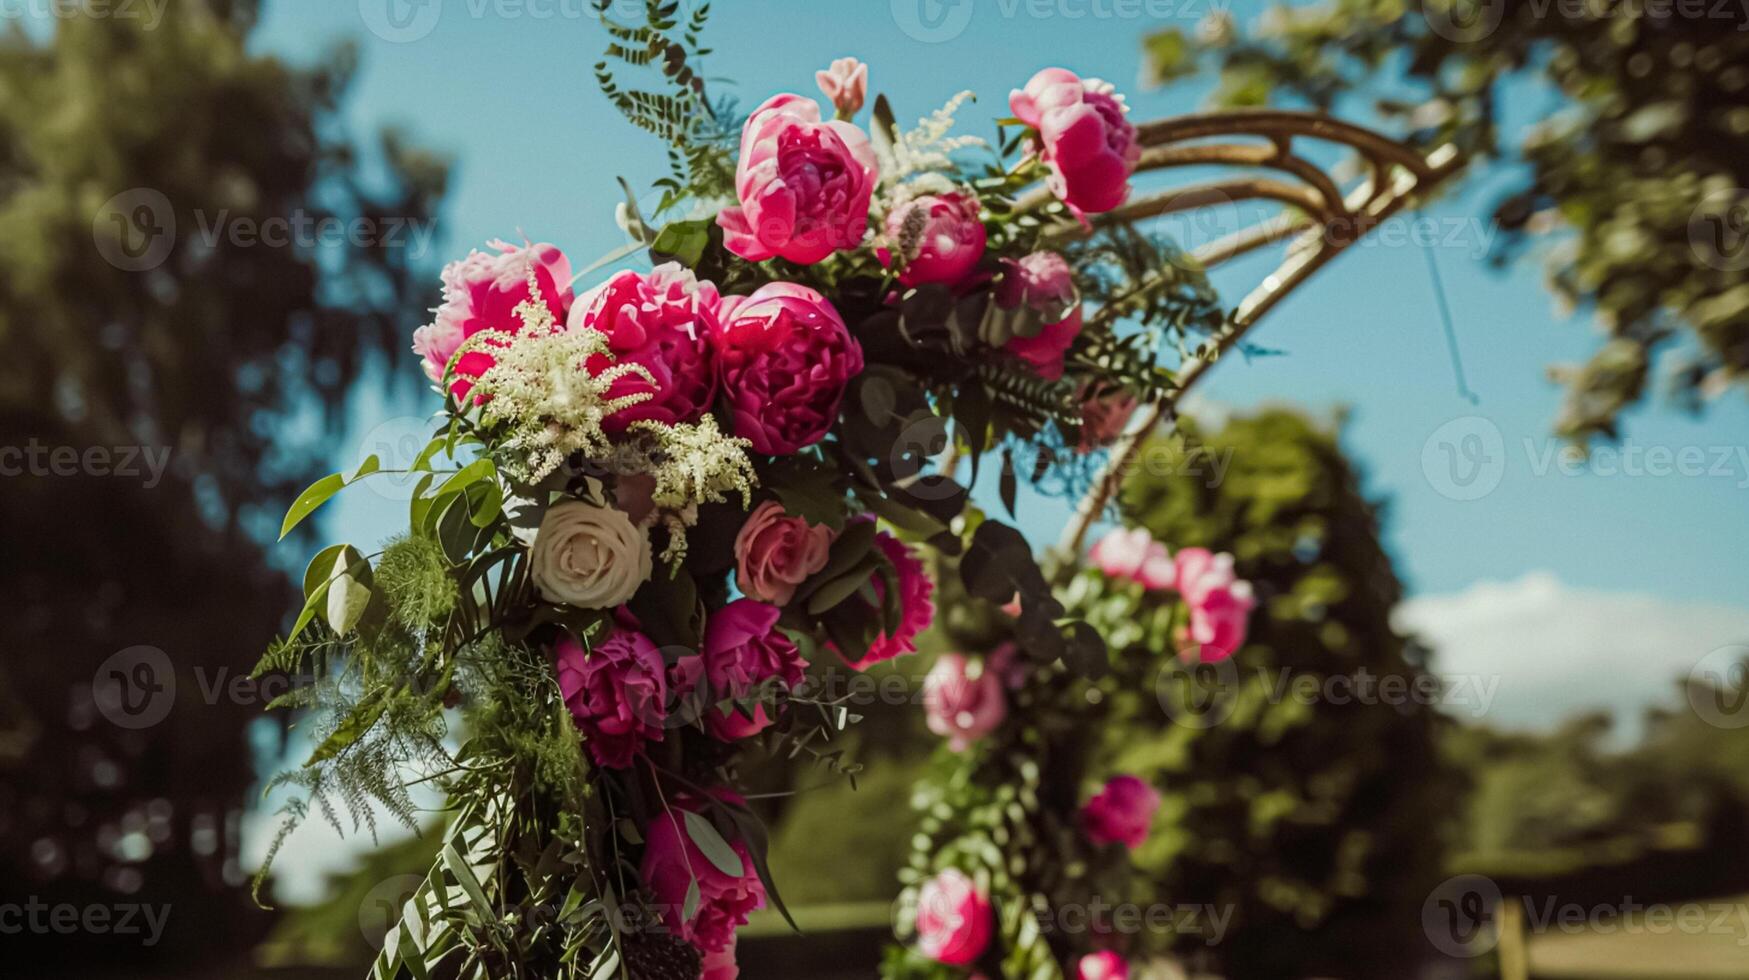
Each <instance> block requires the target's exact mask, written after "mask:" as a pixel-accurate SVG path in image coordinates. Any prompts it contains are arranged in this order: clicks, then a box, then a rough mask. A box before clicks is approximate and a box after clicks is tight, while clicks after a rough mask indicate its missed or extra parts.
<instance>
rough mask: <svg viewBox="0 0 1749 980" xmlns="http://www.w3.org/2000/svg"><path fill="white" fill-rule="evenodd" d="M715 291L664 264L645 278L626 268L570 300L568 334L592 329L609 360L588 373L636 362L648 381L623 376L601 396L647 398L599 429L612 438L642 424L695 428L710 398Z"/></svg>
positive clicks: (597, 359)
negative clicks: (602, 338)
mask: <svg viewBox="0 0 1749 980" xmlns="http://www.w3.org/2000/svg"><path fill="white" fill-rule="evenodd" d="M717 304H718V300H717V295H716V287H715V286H713V285H711V284H710V283H708V282H705V283H701V282H699V281H698V280H697V279H696V278H695V277H694V276H693V274H692V270H690V269H687V268H685V267H683V266H681V265H679V264H678V263H674V262H666V263H663V264H662V265H659V266H657V267H656V268H654V269H652V270H650V271H649V272H647V273H643V272H636V271H633V270H630V269H627V270H625V271H623V272H618V273H615V274H614V276H613V278H611V279H609V280H607V281H606V282H604V283H602V284H601V285H600V286H597V287H596V288H595V289H593V290H591V291H590V292H588V293H585V294H584V295H583V296H580V297H578V298H577V302H576V303H575V304H574V305H573V306H572V307H571V313H570V316H569V319H568V321H567V329H570V330H594V331H597V332H598V333H601V334H602V335H604V336H606V337H607V344H608V347H609V348H610V349H611V350H612V355H611V356H607V355H602V354H597V355H595V356H594V357H591V358H590V359H589V363H588V365H587V367H588V370H589V373H591V374H599V373H601V371H603V370H604V369H606V368H607V367H608V366H609V365H610V364H615V363H619V364H638V365H641V366H642V367H643V368H644V369H645V370H646V371H649V372H650V376H651V377H652V378H654V379H655V384H653V385H652V384H651V383H650V382H649V381H646V380H644V378H642V377H641V376H639V375H636V374H628V375H626V376H624V377H622V378H620V379H619V380H618V381H615V382H614V383H613V386H612V387H611V388H609V389H608V391H607V397H608V398H610V399H611V398H620V397H623V396H626V395H638V394H646V393H647V394H649V395H650V398H648V399H647V400H645V401H642V402H639V403H638V404H636V405H633V406H631V407H630V408H624V409H621V410H619V411H618V412H615V413H613V414H612V415H610V416H608V417H607V419H606V420H605V421H604V422H603V423H602V427H603V428H604V429H606V430H607V431H608V432H610V433H619V432H622V431H624V430H625V428H626V426H628V425H630V424H631V423H633V422H636V421H639V420H643V419H649V420H652V421H655V422H659V423H661V424H663V425H672V424H674V423H676V422H696V421H698V420H699V417H700V416H702V415H704V413H705V412H707V411H709V410H710V407H711V402H712V400H714V399H715V398H716V393H717V379H716V372H715V370H714V366H713V365H712V363H711V360H712V358H711V346H710V335H711V334H712V333H714V332H715V331H716V329H717V317H716V308H717Z"/></svg>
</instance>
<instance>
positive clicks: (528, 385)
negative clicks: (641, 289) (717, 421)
mask: <svg viewBox="0 0 1749 980" xmlns="http://www.w3.org/2000/svg"><path fill="white" fill-rule="evenodd" d="M528 287H529V298H528V299H527V300H525V301H524V302H522V303H521V304H519V305H518V306H517V307H516V310H515V314H516V316H517V318H518V319H520V320H521V321H522V324H523V329H522V331H521V332H520V333H514V334H512V333H506V332H504V331H502V330H482V331H480V332H479V333H477V334H475V335H473V336H472V337H469V338H468V339H467V341H466V342H464V343H463V344H462V346H461V348H460V349H459V350H457V351H456V356H455V358H452V359H451V361H450V363H451V364H454V363H456V360H458V359H459V358H460V357H461V355H462V354H464V353H467V352H468V351H474V350H478V351H481V352H482V353H487V354H490V355H491V356H492V358H493V361H494V363H493V364H492V366H491V367H489V368H487V369H486V370H485V371H484V372H482V373H481V374H480V377H479V379H478V380H477V381H475V382H474V387H473V391H472V392H470V396H473V395H475V394H477V395H479V396H484V404H482V405H481V406H480V422H481V424H482V425H484V426H485V427H487V428H489V429H497V430H499V431H501V432H502V433H503V437H502V439H501V440H500V441H499V447H500V448H501V449H504V450H507V451H508V453H509V455H510V458H509V459H507V460H506V461H505V464H504V468H505V471H506V472H508V473H509V474H510V475H511V476H513V477H515V478H517V479H520V480H525V481H528V482H530V483H533V482H537V481H539V480H541V479H542V478H544V477H545V476H547V474H549V473H552V472H553V471H554V470H556V469H558V468H559V467H560V466H562V465H563V464H564V462H565V460H566V459H567V458H568V457H570V456H571V455H572V454H573V453H581V454H583V455H584V456H586V457H601V456H605V455H607V454H608V453H609V452H611V451H612V449H613V447H612V445H611V444H610V443H609V442H608V439H607V433H605V432H603V431H602V428H601V423H602V421H603V420H604V419H606V418H607V417H608V416H609V415H612V414H613V413H615V412H618V411H622V410H624V409H627V408H630V407H631V406H633V405H636V404H638V403H639V402H642V401H647V400H648V399H650V398H651V397H653V395H652V393H651V392H648V391H644V392H638V393H636V394H632V395H622V396H620V397H618V398H609V397H608V395H607V393H608V390H609V389H610V388H612V387H613V383H614V382H616V381H618V380H619V379H621V378H624V377H626V376H628V375H637V376H639V377H641V378H643V379H644V380H646V381H648V382H649V383H650V384H651V385H652V386H653V385H655V384H656V379H655V378H654V377H652V376H651V375H650V372H649V370H648V369H646V368H645V367H644V366H643V365H641V364H614V365H611V366H609V367H607V368H605V369H604V370H602V371H601V372H600V373H598V374H590V373H589V371H588V369H587V367H586V365H587V363H588V361H589V358H591V357H593V356H596V355H604V356H607V357H612V356H613V355H612V351H611V350H610V348H609V347H608V343H607V337H606V335H604V334H602V333H600V332H599V331H595V330H576V331H570V332H566V331H563V330H560V329H559V326H558V324H557V323H556V322H555V320H554V318H553V313H552V311H551V310H550V309H548V308H547V304H546V303H545V302H544V301H543V300H542V299H541V294H540V287H539V286H538V285H537V284H536V283H535V279H534V274H533V272H532V271H531V272H530V274H529V279H528Z"/></svg>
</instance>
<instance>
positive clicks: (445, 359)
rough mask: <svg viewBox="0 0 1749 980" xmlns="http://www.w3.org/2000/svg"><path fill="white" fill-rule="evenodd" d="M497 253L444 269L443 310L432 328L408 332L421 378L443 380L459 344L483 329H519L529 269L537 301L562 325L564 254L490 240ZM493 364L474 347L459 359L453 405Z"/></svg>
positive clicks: (566, 282)
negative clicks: (421, 370)
mask: <svg viewBox="0 0 1749 980" xmlns="http://www.w3.org/2000/svg"><path fill="white" fill-rule="evenodd" d="M489 247H490V248H493V249H496V250H497V251H498V254H496V255H493V254H490V253H488V252H480V251H470V252H468V257H467V258H465V259H462V260H461V261H459V262H451V263H450V264H449V265H446V266H444V268H443V305H442V306H439V307H438V308H437V311H436V314H437V315H436V317H435V318H434V319H433V320H432V322H431V323H429V324H427V325H426V326H423V327H420V328H419V329H418V330H415V331H413V352H414V353H416V354H418V355H419V356H420V357H423V358H424V359H425V375H426V377H429V378H430V379H431V380H433V381H438V382H441V381H442V380H443V374H444V370H445V369H446V368H447V367H448V365H449V362H450V359H451V358H453V357H455V352H456V351H457V350H459V349H460V348H461V346H462V343H463V342H464V341H466V340H467V339H468V338H469V337H472V336H473V335H474V334H477V333H479V332H480V331H482V330H494V331H498V332H500V333H509V334H514V333H518V332H520V331H521V330H522V327H523V323H522V318H521V317H518V316H517V315H516V307H517V306H519V305H521V304H522V303H523V302H525V301H527V300H528V298H529V288H528V273H529V270H530V269H531V268H532V269H533V270H534V274H535V283H536V285H538V286H539V287H540V295H541V299H542V300H543V301H544V302H545V303H546V305H547V309H549V310H551V311H552V313H553V320H554V322H556V323H564V322H565V315H566V313H567V312H568V311H569V310H570V308H571V263H570V262H569V261H567V260H566V259H565V253H563V252H561V251H559V250H558V249H557V248H556V247H554V246H552V245H547V244H544V243H543V244H540V245H524V246H522V247H520V248H519V247H517V246H515V245H512V244H510V243H508V242H503V241H493V242H491V243H490V244H489ZM493 363H495V359H494V358H493V357H492V355H491V354H488V353H486V352H485V351H483V350H479V349H477V348H475V349H472V350H469V351H468V352H467V353H466V354H463V355H462V356H461V358H460V359H459V360H457V362H456V365H455V375H454V376H455V380H454V381H452V382H451V384H450V391H451V392H452V393H453V394H454V395H455V397H456V400H457V401H462V400H464V399H466V398H467V395H468V392H469V391H470V390H471V389H472V388H473V387H474V379H475V378H478V377H479V376H480V375H481V374H483V373H485V371H486V369H487V368H489V367H491V366H492V365H493Z"/></svg>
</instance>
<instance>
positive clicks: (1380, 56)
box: [1146, 0, 1749, 440]
mask: <svg viewBox="0 0 1749 980" xmlns="http://www.w3.org/2000/svg"><path fill="white" fill-rule="evenodd" d="M1746 18H1749V14H1746V13H1745V10H1744V8H1743V7H1742V6H1741V5H1740V4H1717V3H1665V4H1649V3H1625V2H1616V0H1598V2H1586V0H1550V2H1536V0H1406V2H1405V0H1325V2H1322V3H1317V4H1314V5H1311V6H1303V7H1286V6H1283V7H1276V8H1273V9H1271V10H1270V11H1269V12H1268V13H1267V14H1266V15H1265V16H1264V17H1263V18H1262V19H1261V20H1260V21H1259V22H1258V24H1257V25H1256V27H1255V29H1254V30H1252V31H1250V32H1249V33H1246V34H1243V35H1241V34H1240V33H1238V32H1237V31H1236V30H1235V28H1234V26H1233V24H1232V21H1231V18H1230V17H1228V16H1227V15H1225V14H1221V15H1217V16H1216V17H1213V18H1211V19H1209V20H1208V21H1205V23H1204V25H1203V26H1202V28H1201V29H1200V30H1199V31H1198V32H1197V34H1196V36H1195V37H1194V38H1191V37H1187V36H1186V35H1185V34H1184V33H1182V32H1180V31H1178V30H1176V29H1173V30H1167V31H1163V32H1160V33H1157V34H1154V35H1153V36H1151V37H1149V38H1148V39H1147V41H1146V50H1147V52H1148V55H1149V60H1150V63H1151V73H1152V75H1153V77H1154V78H1155V79H1156V80H1158V81H1165V80H1169V79H1173V78H1177V77H1180V76H1184V75H1189V74H1192V73H1195V72H1198V71H1200V70H1203V69H1204V68H1206V67H1211V66H1212V67H1214V68H1216V69H1218V71H1219V73H1220V80H1221V82H1220V86H1219V88H1218V90H1217V92H1216V94H1215V99H1216V101H1217V102H1219V103H1222V104H1225V105H1237V106H1250V105H1263V104H1266V103H1270V102H1274V101H1278V100H1285V101H1287V102H1291V103H1297V104H1305V105H1310V106H1312V107H1315V108H1317V109H1321V110H1329V109H1332V108H1334V107H1337V106H1338V105H1345V106H1349V107H1351V109H1350V111H1352V107H1353V106H1354V105H1356V104H1357V103H1358V102H1359V101H1360V100H1362V99H1371V100H1372V101H1371V105H1372V107H1373V108H1374V109H1376V111H1377V112H1379V113H1380V114H1381V115H1382V116H1384V117H1385V119H1386V121H1387V123H1391V124H1395V128H1397V129H1399V130H1400V131H1401V134H1402V135H1404V136H1406V137H1407V138H1408V139H1410V140H1411V141H1412V142H1414V143H1416V144H1418V145H1421V146H1423V147H1429V148H1431V147H1433V146H1436V145H1439V144H1442V143H1446V142H1451V143H1454V144H1456V145H1457V146H1458V147H1459V148H1460V149H1462V150H1463V151H1464V152H1465V153H1466V154H1469V155H1470V156H1471V157H1472V158H1473V159H1475V160H1476V161H1477V162H1478V163H1481V164H1484V165H1486V164H1497V165H1498V166H1493V167H1491V168H1490V169H1489V171H1488V173H1489V176H1490V178H1499V179H1501V180H1503V181H1504V182H1505V186H1506V188H1507V189H1506V190H1505V191H1504V192H1503V193H1502V195H1501V197H1500V199H1499V200H1498V202H1497V207H1496V209H1495V212H1494V220H1495V222H1496V223H1497V225H1498V227H1499V229H1500V231H1501V232H1502V236H1501V238H1500V239H1499V245H1498V247H1497V249H1496V251H1495V254H1494V255H1493V256H1492V259H1493V261H1495V262H1496V263H1501V264H1504V263H1507V262H1511V261H1514V260H1516V259H1518V258H1520V257H1522V256H1523V255H1524V253H1525V252H1526V251H1527V249H1528V247H1529V246H1530V245H1531V243H1532V242H1533V241H1535V240H1536V239H1537V238H1539V237H1541V238H1546V239H1548V240H1549V241H1550V243H1551V247H1550V248H1549V249H1548V250H1547V271H1548V279H1549V286H1550V288H1551V289H1552V290H1553V291H1554V293H1555V294H1556V295H1557V296H1558V297H1559V298H1560V299H1561V300H1563V301H1564V302H1565V303H1568V304H1572V305H1575V306H1577V307H1579V308H1581V309H1587V310H1589V311H1591V313H1592V314H1593V316H1594V318H1595V320H1596V321H1597V324H1598V326H1599V327H1600V328H1601V329H1602V331H1603V333H1604V334H1605V336H1606V338H1607V339H1606V340H1605V342H1604V344H1603V346H1602V348H1601V349H1600V350H1599V351H1598V352H1597V353H1596V354H1595V355H1594V356H1593V357H1592V358H1591V360H1590V361H1589V362H1588V363H1586V364H1584V365H1582V366H1570V367H1569V366H1562V367H1557V368H1554V369H1552V372H1551V373H1552V374H1553V375H1554V376H1555V377H1556V378H1557V380H1559V381H1560V382H1562V383H1563V384H1565V386H1566V389H1567V399H1566V402H1565V405H1564V407H1563V409H1562V412H1561V414H1560V417H1559V419H1558V420H1557V423H1556V425H1557V428H1558V429H1559V431H1560V432H1561V433H1562V434H1563V435H1566V436H1568V437H1571V438H1574V439H1577V440H1588V439H1590V438H1591V437H1593V436H1598V435H1602V436H1606V437H1614V436H1616V435H1617V421H1618V417H1619V416H1620V414H1621V413H1622V411H1623V410H1624V409H1625V408H1627V407H1628V406H1630V405H1632V404H1634V403H1636V402H1638V401H1639V400H1641V399H1642V398H1643V397H1645V395H1646V394H1647V390H1648V386H1649V381H1650V378H1651V375H1652V373H1653V367H1654V362H1655V355H1656V354H1657V352H1658V351H1659V349H1660V348H1673V349H1672V350H1671V351H1670V354H1671V355H1672V358H1671V359H1672V360H1674V361H1676V362H1677V363H1676V370H1675V371H1674V372H1673V374H1674V377H1675V384H1674V390H1675V394H1676V395H1677V396H1678V398H1679V399H1680V400H1681V401H1682V402H1683V403H1685V404H1687V405H1690V406H1698V405H1700V404H1701V402H1703V401H1704V400H1705V399H1707V398H1710V397H1714V396H1717V395H1718V394H1720V393H1721V392H1723V391H1724V390H1726V389H1727V388H1729V387H1730V386H1731V385H1733V384H1740V383H1742V382H1743V381H1744V380H1745V379H1746V378H1749V190H1745V188H1749V32H1746V31H1744V30H1743V28H1744V27H1745V26H1746V24H1745V20H1746ZM1508 85H1515V86H1517V88H1516V89H1515V91H1516V92H1517V93H1519V96H1518V104H1519V105H1520V106H1522V104H1523V93H1525V92H1527V91H1529V92H1533V93H1534V92H1536V91H1538V89H1539V88H1540V89H1541V90H1542V91H1545V92H1546V93H1547V95H1548V104H1549V106H1550V112H1551V114H1550V115H1549V116H1548V118H1546V119H1543V120H1542V121H1541V122H1540V123H1539V124H1538V125H1537V126H1536V127H1535V128H1534V129H1532V130H1531V131H1530V132H1529V133H1528V134H1527V135H1526V136H1525V137H1524V138H1523V139H1522V140H1520V141H1518V142H1517V144H1516V145H1513V144H1512V143H1511V141H1510V140H1511V137H1508V138H1507V139H1505V140H1503V134H1502V132H1501V129H1500V124H1501V118H1502V113H1503V108H1504V106H1505V104H1506V103H1507V101H1508V100H1507V98H1506V95H1507V86H1508ZM1557 106H1558V109H1557V108H1556V107H1557Z"/></svg>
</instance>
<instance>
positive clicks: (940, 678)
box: [923, 653, 1008, 752]
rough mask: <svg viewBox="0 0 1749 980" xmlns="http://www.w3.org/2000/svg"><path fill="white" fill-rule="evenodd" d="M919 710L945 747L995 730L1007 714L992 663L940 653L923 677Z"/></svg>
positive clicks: (958, 745)
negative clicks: (945, 744) (921, 706)
mask: <svg viewBox="0 0 1749 980" xmlns="http://www.w3.org/2000/svg"><path fill="white" fill-rule="evenodd" d="M923 710H924V714H925V717H926V719H927V721H928V724H929V730H930V731H932V732H934V733H935V734H937V735H940V736H941V737H942V738H945V739H947V740H948V741H947V744H948V748H951V749H953V750H954V751H955V752H964V751H965V750H966V748H967V746H969V745H971V744H972V743H973V742H975V741H977V740H978V739H980V738H983V737H984V736H985V735H988V734H990V733H991V732H993V731H995V730H996V726H998V725H1000V724H1002V719H1003V718H1006V717H1007V716H1008V694H1007V692H1006V691H1004V690H1003V687H1002V678H1001V676H1000V674H999V673H998V671H997V670H996V669H995V665H994V664H993V663H990V662H977V661H973V660H970V659H968V658H967V657H965V656H964V655H962V654H958V653H944V654H942V655H941V656H940V657H939V658H938V659H937V660H936V661H935V666H934V667H931V668H930V669H929V673H928V675H926V676H925V677H924V678H923Z"/></svg>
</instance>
